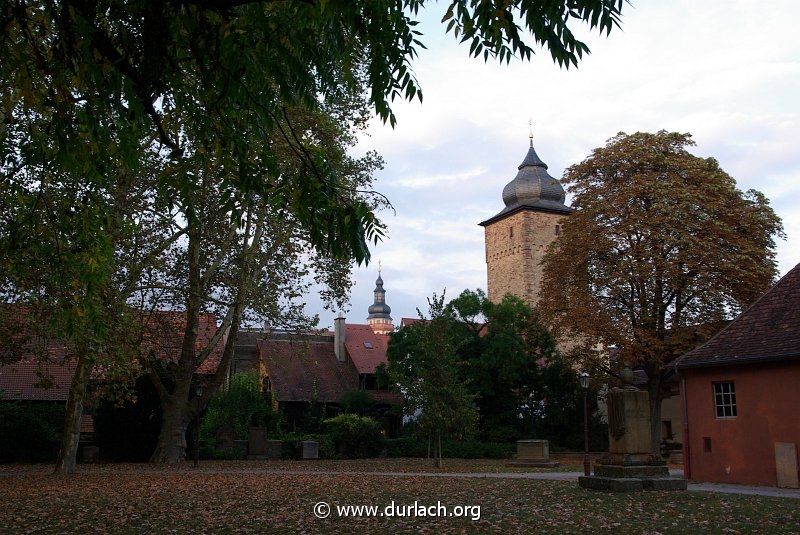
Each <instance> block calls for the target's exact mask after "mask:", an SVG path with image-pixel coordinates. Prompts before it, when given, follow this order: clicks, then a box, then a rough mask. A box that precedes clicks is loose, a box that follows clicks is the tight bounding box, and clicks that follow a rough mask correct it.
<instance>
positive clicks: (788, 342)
mask: <svg viewBox="0 0 800 535" xmlns="http://www.w3.org/2000/svg"><path fill="white" fill-rule="evenodd" d="M796 358H800V264H798V265H797V266H795V267H794V269H792V270H791V271H789V273H787V274H786V275H785V276H784V277H783V278H782V279H781V280H779V281H778V282H777V283H776V284H775V285H774V286H773V287H772V288H770V289H769V290H768V291H767V292H766V293H765V294H764V295H762V296H761V297H760V298H759V299H758V300H757V301H756V302H755V303H753V304H752V305H751V306H750V308H748V309H747V310H745V311H744V312H742V314H741V315H739V317H738V318H736V319H735V320H733V321H732V322H731V323H730V324H728V326H727V327H725V328H724V329H723V330H721V331H720V332H719V333H717V335H716V336H714V337H713V338H711V339H710V340H709V341H708V342H706V343H705V344H703V345H702V346H700V347H698V348H696V349H693V350H692V351H689V352H688V353H686V354H685V355H683V356H682V357H681V358H680V359H679V360H678V361H677V366H678V367H679V368H690V367H695V366H697V367H699V366H717V365H728V364H743V363H751V362H766V361H771V360H785V359H796Z"/></svg>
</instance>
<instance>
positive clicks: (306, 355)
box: [258, 336, 358, 403]
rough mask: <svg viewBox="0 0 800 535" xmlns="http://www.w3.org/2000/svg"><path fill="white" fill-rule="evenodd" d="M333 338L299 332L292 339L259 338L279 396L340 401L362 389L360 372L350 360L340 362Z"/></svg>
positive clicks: (272, 386)
mask: <svg viewBox="0 0 800 535" xmlns="http://www.w3.org/2000/svg"><path fill="white" fill-rule="evenodd" d="M333 346H334V344H333V338H332V337H331V338H330V341H316V340H312V339H310V338H309V337H303V336H296V337H292V338H290V339H275V338H270V339H266V340H259V342H258V351H259V357H260V359H261V362H263V363H264V366H265V368H266V371H267V375H268V376H269V381H270V385H271V388H272V392H273V395H274V396H275V399H277V400H278V401H281V402H286V401H308V400H311V399H312V398H313V397H314V395H315V394H316V399H317V400H318V401H321V402H325V403H338V402H339V401H341V399H342V396H343V395H344V394H345V393H347V392H350V391H352V390H357V389H358V374H357V372H356V370H355V369H354V368H353V366H352V364H351V363H350V362H349V361H345V362H339V361H337V360H336V355H335V354H334V347H333Z"/></svg>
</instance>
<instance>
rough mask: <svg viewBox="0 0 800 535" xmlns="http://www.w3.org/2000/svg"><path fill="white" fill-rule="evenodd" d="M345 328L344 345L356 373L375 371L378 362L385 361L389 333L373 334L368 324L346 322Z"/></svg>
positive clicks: (383, 362) (382, 362)
mask: <svg viewBox="0 0 800 535" xmlns="http://www.w3.org/2000/svg"><path fill="white" fill-rule="evenodd" d="M346 328H347V335H346V336H345V339H344V345H345V347H346V348H347V354H348V355H350V358H351V359H352V361H353V364H355V366H356V370H358V373H375V368H376V367H377V366H378V365H379V364H386V363H387V360H386V348H387V346H388V345H389V335H387V334H375V332H374V331H373V330H372V327H370V326H369V325H359V324H348V325H346ZM370 346H371V347H370Z"/></svg>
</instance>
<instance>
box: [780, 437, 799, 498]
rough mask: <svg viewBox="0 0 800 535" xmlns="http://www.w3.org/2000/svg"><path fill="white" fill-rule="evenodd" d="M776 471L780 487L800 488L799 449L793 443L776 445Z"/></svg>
mask: <svg viewBox="0 0 800 535" xmlns="http://www.w3.org/2000/svg"><path fill="white" fill-rule="evenodd" d="M775 470H776V475H777V481H778V486H779V487H782V488H785V489H796V488H798V487H800V483H798V477H797V448H796V447H795V445H794V443H793V442H776V443H775Z"/></svg>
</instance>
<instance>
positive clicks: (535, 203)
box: [480, 140, 572, 226]
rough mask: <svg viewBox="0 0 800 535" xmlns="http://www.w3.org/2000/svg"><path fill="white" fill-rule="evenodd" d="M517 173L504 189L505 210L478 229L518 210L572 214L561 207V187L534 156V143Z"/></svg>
mask: <svg viewBox="0 0 800 535" xmlns="http://www.w3.org/2000/svg"><path fill="white" fill-rule="evenodd" d="M517 169H518V172H517V175H516V176H515V177H514V179H513V180H511V182H509V183H508V184H506V185H505V187H504V188H503V203H504V204H505V208H503V210H501V211H500V212H499V213H498V214H496V215H494V216H492V217H490V218H489V219H487V220H486V221H483V222H481V223H480V225H481V226H486V225H489V224H491V223H493V222H495V221H498V220H500V219H503V218H504V217H507V216H509V215H511V214H514V213H516V212H519V211H520V210H534V211H537V212H555V213H562V214H569V213H571V212H572V208H570V207H569V206H567V205H565V204H564V200H565V198H566V195H565V192H564V187H563V186H562V185H561V183H560V182H559V181H558V180H556V179H555V178H553V177H552V176H550V174H549V173H548V172H547V164H546V163H544V162H543V161H542V160H541V159H540V158H539V155H538V154H536V150H535V149H534V148H533V140H531V144H530V147H529V148H528V152H527V154H526V155H525V159H524V160H523V161H522V163H521V164H519V167H518V168H517Z"/></svg>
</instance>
